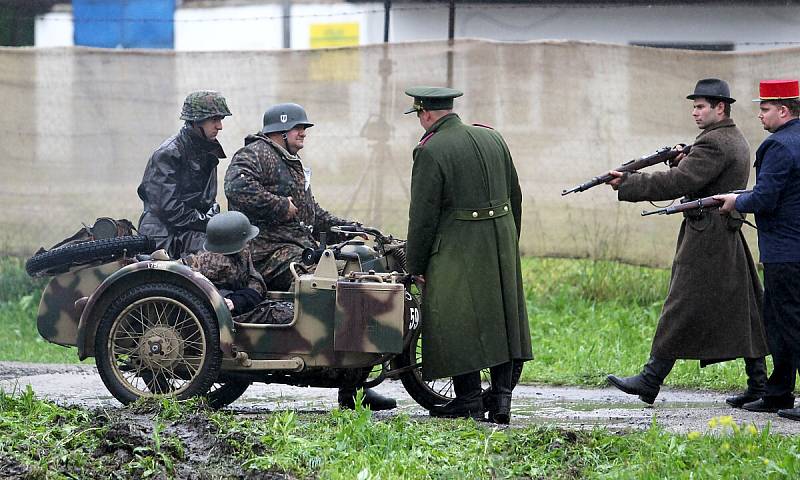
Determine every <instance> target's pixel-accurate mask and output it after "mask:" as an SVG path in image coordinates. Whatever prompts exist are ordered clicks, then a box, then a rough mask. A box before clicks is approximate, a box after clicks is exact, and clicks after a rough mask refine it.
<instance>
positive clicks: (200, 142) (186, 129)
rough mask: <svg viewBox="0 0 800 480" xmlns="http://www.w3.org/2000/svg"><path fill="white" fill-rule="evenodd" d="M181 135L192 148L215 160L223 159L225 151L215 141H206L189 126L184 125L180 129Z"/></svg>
mask: <svg viewBox="0 0 800 480" xmlns="http://www.w3.org/2000/svg"><path fill="white" fill-rule="evenodd" d="M181 133H182V134H183V135H186V137H187V138H188V139H189V141H190V142H192V146H193V147H195V148H196V149H198V150H200V151H201V152H205V153H210V154H212V155H214V156H215V157H217V158H225V151H224V150H223V149H222V145H221V144H220V143H219V141H218V140H217V139H214V140H208V139H207V138H203V137H202V136H201V135H200V134H199V133H197V131H196V130H195V129H194V128H192V127H190V126H189V125H184V126H183V127H182V128H181Z"/></svg>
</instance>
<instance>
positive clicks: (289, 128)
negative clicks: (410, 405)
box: [225, 103, 397, 410]
mask: <svg viewBox="0 0 800 480" xmlns="http://www.w3.org/2000/svg"><path fill="white" fill-rule="evenodd" d="M312 126H314V124H313V123H311V122H310V121H309V120H308V116H307V115H306V111H305V109H303V107H301V106H300V105H297V104H296V103H281V104H278V105H273V106H272V107H270V108H268V109H267V111H266V112H265V113H264V121H263V127H262V128H261V131H259V132H258V133H255V134H253V135H249V136H247V138H245V140H244V147H243V148H241V149H240V150H239V151H238V152H236V154H234V155H233V158H232V159H231V164H230V166H229V167H228V171H227V172H226V173H225V196H226V197H227V198H228V206H229V208H230V209H231V210H236V211H239V212H242V213H244V214H245V215H247V217H248V218H249V219H250V221H251V222H253V224H254V225H256V226H257V227H258V228H259V229H260V233H259V234H258V236H256V237H255V238H254V239H253V242H252V247H251V248H252V253H253V262H254V263H255V265H256V268H257V269H258V271H259V272H260V273H261V275H262V276H263V277H264V281H265V282H266V283H267V287H268V288H269V290H281V291H286V290H289V287H290V285H291V283H292V274H291V272H290V271H289V264H290V263H291V262H299V261H300V260H301V256H302V253H303V250H304V249H306V248H316V247H317V246H318V241H319V235H320V233H321V232H327V231H328V230H330V228H331V227H333V226H336V225H346V224H352V223H353V222H351V221H349V220H345V219H342V218H338V217H336V216H334V215H332V214H331V213H329V212H328V211H327V210H325V209H323V208H322V207H320V206H319V204H318V203H317V201H316V200H315V199H314V195H313V194H312V192H311V172H310V170H308V169H307V168H305V167H304V166H303V162H302V160H301V158H300V156H299V155H298V152H299V151H300V150H301V149H302V148H303V146H304V143H305V137H306V131H307V129H308V128H310V127H312ZM354 394H355V390H354V389H342V390H340V391H339V405H340V406H342V407H344V408H348V407H349V408H352V407H353V403H354V400H353V396H354ZM364 405H367V406H369V407H371V408H372V409H373V410H385V409H390V408H394V407H395V406H396V405H397V402H395V401H394V400H393V399H390V398H385V397H381V396H380V395H378V394H377V393H375V392H373V391H371V390H367V391H366V392H365V396H364Z"/></svg>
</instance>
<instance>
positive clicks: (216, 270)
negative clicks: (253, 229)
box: [183, 248, 267, 297]
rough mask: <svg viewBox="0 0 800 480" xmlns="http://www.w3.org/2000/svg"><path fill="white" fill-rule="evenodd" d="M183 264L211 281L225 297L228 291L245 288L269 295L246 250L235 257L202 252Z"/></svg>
mask: <svg viewBox="0 0 800 480" xmlns="http://www.w3.org/2000/svg"><path fill="white" fill-rule="evenodd" d="M183 263H185V264H186V265H187V266H189V267H190V268H191V269H192V270H194V271H196V272H200V273H201V274H203V276H204V277H206V278H207V279H209V280H211V283H213V284H214V286H215V287H217V289H218V290H220V291H221V292H222V295H223V296H225V295H226V293H227V292H226V291H236V290H242V289H244V288H252V289H253V290H255V291H256V292H258V293H259V294H260V295H261V296H262V297H263V296H264V295H265V294H266V293H267V287H266V285H264V280H263V279H262V278H261V274H259V273H258V271H256V267H255V266H254V265H253V259H252V256H251V255H250V251H249V250H248V249H246V248H245V249H244V250H242V251H241V252H239V253H238V254H235V255H223V254H221V253H213V252H208V251H202V252H200V253H197V254H194V255H188V256H186V257H184V258H183Z"/></svg>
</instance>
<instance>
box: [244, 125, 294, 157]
mask: <svg viewBox="0 0 800 480" xmlns="http://www.w3.org/2000/svg"><path fill="white" fill-rule="evenodd" d="M257 140H261V141H264V142H266V143H267V145H269V146H270V147H272V148H274V149H275V150H276V151H277V152H278V155H280V156H281V157H283V158H285V159H286V160H294V161H298V162H299V161H301V160H302V159H301V158H300V155H297V154H295V155H292V154H291V153H289V151H288V150H286V149H285V148H283V145H279V144H277V143H275V142H274V141H273V140H272V139H271V138H269V137H268V136H267V134H266V133H262V132H258V133H256V134H253V135H248V136H247V138H245V139H244V144H245V145H249V144H250V143H253V142H255V141H257Z"/></svg>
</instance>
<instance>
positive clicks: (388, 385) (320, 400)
mask: <svg viewBox="0 0 800 480" xmlns="http://www.w3.org/2000/svg"><path fill="white" fill-rule="evenodd" d="M26 385H31V386H32V388H33V390H34V391H35V392H36V394H37V396H38V397H40V398H46V399H49V400H52V401H55V402H57V403H59V404H64V405H66V404H69V405H81V406H85V407H98V406H108V407H119V406H120V403H119V402H117V401H116V400H115V399H114V398H113V397H112V396H111V395H110V394H109V393H108V391H107V390H106V388H105V386H104V385H103V382H102V381H101V380H100V376H99V375H98V374H97V370H96V369H95V367H94V366H93V365H54V364H26V363H16V362H0V389H3V390H4V391H5V392H6V393H8V392H12V391H20V390H21V389H24V388H25V386H26ZM377 391H378V392H380V393H382V394H384V395H390V396H393V397H395V398H397V400H398V403H399V406H398V408H397V409H396V410H393V411H391V412H378V413H376V416H377V417H384V416H388V415H396V414H397V413H399V412H403V413H407V414H408V415H410V416H411V417H412V418H419V419H426V418H428V416H427V412H426V411H425V410H424V409H422V408H421V407H420V406H419V405H417V404H416V403H415V402H414V401H413V400H412V399H411V397H409V396H408V394H406V393H405V390H403V386H402V384H400V382H384V383H383V384H382V385H380V386H379V387H377ZM724 398H725V394H722V393H717V392H706V391H689V390H676V389H672V388H665V389H664V390H662V394H661V395H659V398H658V400H657V401H656V404H655V405H654V406H653V407H648V406H645V404H644V403H642V402H640V401H638V400H637V399H636V398H635V397H633V396H630V395H626V394H624V393H622V392H619V391H618V390H616V389H611V388H596V389H593V388H576V387H551V386H540V385H521V386H518V387H517V388H516V389H515V390H514V405H513V414H514V418H513V421H512V425H526V424H530V423H539V424H546V425H553V426H561V427H565V428H574V429H581V428H592V427H595V426H605V427H606V428H609V429H611V430H628V429H646V428H648V427H649V426H650V424H651V422H652V421H653V418H654V417H655V419H656V421H657V422H658V423H659V424H660V425H661V426H663V427H664V428H665V429H667V430H669V431H672V432H681V433H686V432H690V431H693V430H697V431H701V432H702V431H706V430H708V429H709V427H708V421H709V420H710V419H711V418H712V417H717V416H722V415H731V416H733V418H734V420H735V421H736V422H737V423H739V424H742V423H753V424H754V425H755V426H756V427H758V428H759V429H761V428H763V427H764V426H765V425H767V423H771V426H770V430H771V431H772V432H775V433H783V434H797V433H800V422H793V421H790V420H786V419H782V418H779V417H777V416H776V415H773V414H758V413H751V412H746V411H743V410H736V409H732V408H729V407H728V406H727V405H726V404H725V402H724ZM335 407H336V391H335V390H333V389H324V388H299V387H288V386H283V385H264V384H256V385H253V386H251V387H250V388H249V389H248V390H247V392H246V393H245V394H244V396H242V398H240V399H239V400H238V401H237V402H235V403H234V404H233V405H231V407H229V408H230V409H233V410H234V411H236V412H237V413H240V414H243V415H260V414H264V413H269V412H271V411H274V410H284V409H295V410H301V411H310V412H320V413H322V412H326V411H328V410H330V409H332V408H335Z"/></svg>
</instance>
